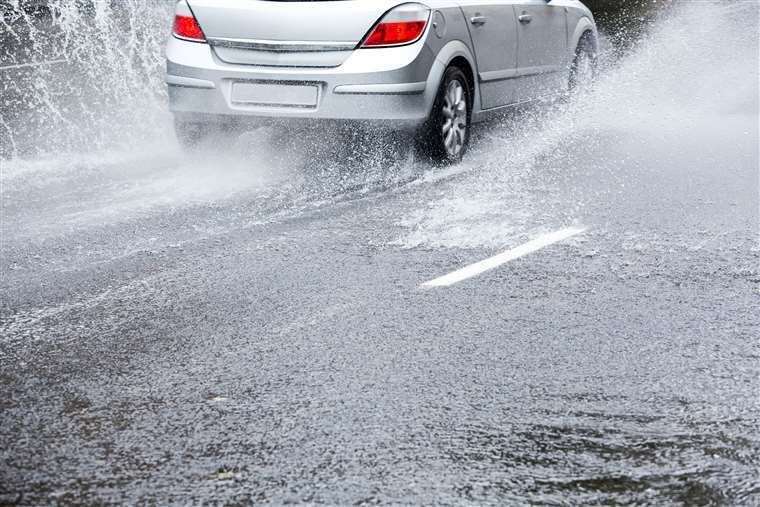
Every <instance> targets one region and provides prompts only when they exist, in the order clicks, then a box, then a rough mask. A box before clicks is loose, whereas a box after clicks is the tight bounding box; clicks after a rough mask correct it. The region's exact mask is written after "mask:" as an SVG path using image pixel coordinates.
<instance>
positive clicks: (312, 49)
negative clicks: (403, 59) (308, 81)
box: [208, 38, 359, 53]
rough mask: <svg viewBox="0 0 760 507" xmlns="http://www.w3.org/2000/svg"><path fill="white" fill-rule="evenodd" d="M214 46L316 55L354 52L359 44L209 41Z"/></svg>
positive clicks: (346, 42) (251, 40) (250, 40)
mask: <svg viewBox="0 0 760 507" xmlns="http://www.w3.org/2000/svg"><path fill="white" fill-rule="evenodd" d="M208 43H209V44H211V45H212V46H216V47H222V48H232V49H251V50H256V51H271V52H273V53H316V52H321V51H353V50H354V49H356V47H357V46H358V45H359V42H348V41H340V42H332V41H325V42H314V41H277V40H254V39H224V38H216V39H208Z"/></svg>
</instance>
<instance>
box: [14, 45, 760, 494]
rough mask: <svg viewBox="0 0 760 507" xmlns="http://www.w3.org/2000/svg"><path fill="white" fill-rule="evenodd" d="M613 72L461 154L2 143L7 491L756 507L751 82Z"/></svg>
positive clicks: (284, 144)
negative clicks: (693, 81)
mask: <svg viewBox="0 0 760 507" xmlns="http://www.w3.org/2000/svg"><path fill="white" fill-rule="evenodd" d="M665 42H667V38H665ZM646 58H648V56H647V55H646V53H645V54H644V55H643V56H641V59H644V60H645V59H646ZM627 65H628V68H627V69H626V68H623V69H618V70H616V71H615V72H613V73H612V76H611V77H608V78H607V79H606V81H604V82H603V83H602V84H601V85H600V89H599V90H595V91H594V92H591V93H590V94H589V97H586V98H581V99H578V100H577V101H571V103H569V104H554V105H544V106H540V107H537V108H531V109H528V110H525V111H519V112H516V113H514V114H512V115H510V116H509V117H506V118H504V119H502V120H499V121H497V122H493V123H490V124H486V125H484V126H481V127H479V128H478V129H477V131H476V139H475V140H474V144H473V147H472V150H471V152H470V153H469V154H468V156H467V159H466V160H465V162H464V163H463V164H462V165H461V166H458V167H455V168H434V167H432V166H430V164H428V163H427V162H425V161H423V160H419V159H415V158H414V156H413V154H412V153H410V152H409V151H408V150H407V149H406V147H405V145H404V142H403V140H399V139H391V140H388V139H386V138H381V137H379V136H375V135H373V134H372V133H368V134H354V135H349V134H346V133H345V132H344V133H339V134H336V136H335V137H334V139H335V140H336V141H335V142H329V143H324V142H323V139H324V132H322V131H319V130H317V131H308V132H299V133H296V134H293V132H291V131H283V130H281V129H277V128H266V129H260V130H259V131H257V132H254V133H252V134H251V133H249V134H245V135H243V136H242V137H241V138H240V139H239V140H238V141H236V143H235V144H234V145H233V146H232V147H230V148H225V149H224V150H223V151H221V152H220V151H219V149H218V147H217V148H216V149H211V148H210V147H207V149H204V150H203V151H202V152H201V153H200V154H198V153H182V152H180V150H179V148H178V147H176V146H175V145H174V143H173V142H172V141H171V140H169V141H166V142H161V143H158V144H157V145H146V146H140V147H136V149H134V150H132V151H131V152H127V153H125V152H123V151H119V152H114V153H105V154H94V155H81V154H75V155H65V156H64V155H61V156H56V157H48V158H44V157H43V158H38V159H34V160H26V161H24V160H14V161H8V160H6V161H3V162H0V163H1V164H4V167H3V175H2V192H1V193H2V245H1V246H0V249H1V253H2V258H1V259H0V268H2V292H1V294H0V309H1V311H2V315H1V316H0V337H1V338H0V504H9V505H16V504H19V505H40V504H122V503H124V504H160V505H166V504H178V505H188V504H201V503H213V504H217V503H218V504H230V505H242V504H250V503H270V504H284V503H299V504H304V503H305V504H310V503H315V504H332V505H348V504H377V503H382V504H430V505H433V504H435V505H445V504H460V505H461V504H465V505H484V504H491V505H504V504H521V505H522V504H554V505H566V504H650V505H663V504H683V505H716V504H725V505H755V504H757V502H758V501H760V480H759V479H758V477H760V474H759V471H760V458H758V456H760V432H759V431H758V423H760V406H759V405H760V382H759V381H758V376H759V375H760V341H759V339H758V337H759V336H760V311H759V310H760V308H759V307H760V242H759V241H760V230H759V229H758V224H759V223H760V205H759V200H758V163H759V161H758V144H757V139H758V121H757V118H758V116H757V101H756V97H757V94H756V93H755V95H754V96H753V95H751V94H749V95H743V94H741V93H739V92H736V93H735V94H729V95H730V96H722V97H721V98H720V99H717V98H716V99H715V101H713V102H711V104H712V105H714V106H715V107H712V106H710V107H707V106H705V107H701V106H699V107H697V106H695V103H692V102H690V101H688V100H690V98H683V97H681V98H679V99H678V100H675V99H674V100H670V99H668V100H664V99H663V97H664V96H666V95H665V94H666V92H669V91H670V90H671V89H672V86H673V83H665V84H662V85H661V86H659V87H655V89H654V90H652V91H651V95H647V96H646V97H645V98H644V99H642V98H641V96H638V98H632V97H634V94H633V92H631V95H629V94H628V92H629V91H630V89H629V88H628V85H630V82H629V81H627V79H628V78H629V77H630V74H636V73H637V72H639V71H640V66H641V65H643V64H642V63H641V62H639V61H637V60H636V59H634V61H632V62H629V63H628V64H627ZM687 70H689V69H687ZM684 72H686V73H687V74H688V72H687V71H684ZM752 72H755V73H756V69H755V70H754V71H752ZM673 81H674V82H678V81H679V79H678V76H675V77H674V79H673ZM756 83H757V81H755V85H751V86H750V88H748V89H749V90H750V91H753V90H755V89H756V88H753V87H756ZM624 85H625V86H624ZM649 89H650V90H651V88H649ZM623 90H625V91H626V93H623ZM634 91H635V90H634ZM658 92H659V94H658ZM689 97H691V95H689ZM748 97H749V98H748ZM753 97H754V98H753ZM682 100H683V101H686V102H681V101H682ZM699 104H702V102H701V101H700V102H699ZM160 128H161V129H162V130H161V131H162V132H164V134H162V135H166V136H169V134H166V132H168V123H166V124H161V125H160ZM167 139H169V138H168V137H167ZM567 226H583V227H585V228H587V231H586V232H585V233H584V234H582V235H580V236H577V237H575V238H573V239H570V240H567V241H565V242H561V243H558V244H554V245H551V246H548V247H546V248H544V249H542V250H541V251H539V252H536V253H533V254H531V255H529V256H526V257H523V258H521V259H518V260H515V261H513V262H510V263H508V264H506V265H503V266H501V267H499V268H498V269H495V270H493V271H490V272H487V273H484V274H482V275H480V276H478V277H475V278H472V279H469V280H466V281H463V282H461V283H459V284H457V285H454V286H452V287H447V288H436V289H424V288H421V287H420V286H421V284H423V283H424V282H426V281H428V280H431V279H433V278H435V277H438V276H441V275H444V274H446V273H449V272H451V271H453V270H455V269H458V268H461V267H463V266H466V265H469V264H471V263H473V262H477V261H480V260H482V259H485V258H488V257H491V256H493V255H495V254H498V253H500V252H503V251H505V250H507V249H510V248H513V247H515V246H518V245H520V244H523V243H524V242H526V241H528V240H530V239H532V238H535V237H537V236H540V235H541V234H543V233H546V232H551V231H554V230H558V229H561V228H563V227H567Z"/></svg>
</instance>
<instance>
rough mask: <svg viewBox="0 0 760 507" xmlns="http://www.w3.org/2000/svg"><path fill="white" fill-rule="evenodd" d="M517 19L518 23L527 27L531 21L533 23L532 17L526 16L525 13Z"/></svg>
mask: <svg viewBox="0 0 760 507" xmlns="http://www.w3.org/2000/svg"><path fill="white" fill-rule="evenodd" d="M517 19H519V20H520V23H522V24H524V25H527V24H528V23H530V22H531V21H533V16H531V15H530V14H528V13H527V12H526V13H523V14H522V15H520V17H518V18H517Z"/></svg>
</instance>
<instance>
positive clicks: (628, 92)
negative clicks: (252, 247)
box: [398, 1, 758, 248]
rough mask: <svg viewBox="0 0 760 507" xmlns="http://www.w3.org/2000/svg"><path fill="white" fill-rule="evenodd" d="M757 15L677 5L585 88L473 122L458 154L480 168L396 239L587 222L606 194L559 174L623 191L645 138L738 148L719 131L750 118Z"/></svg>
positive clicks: (466, 236) (443, 240) (496, 239)
mask: <svg viewBox="0 0 760 507" xmlns="http://www.w3.org/2000/svg"><path fill="white" fill-rule="evenodd" d="M757 20H758V4H757V3H756V2H753V1H750V2H681V3H679V4H676V5H674V6H673V9H672V10H669V11H667V12H665V13H664V14H663V15H662V17H661V18H660V19H658V20H657V21H656V23H654V24H653V25H652V27H651V29H650V32H649V33H648V34H647V35H646V37H643V38H642V39H641V40H640V41H639V42H638V43H637V44H633V45H631V47H632V49H631V51H630V52H629V53H627V54H626V56H624V57H623V58H621V59H619V60H617V61H614V62H609V63H608V66H607V67H608V68H606V69H605V71H604V73H603V75H602V77H601V79H600V81H599V82H598V83H597V86H596V87H595V89H594V90H593V91H591V92H590V93H588V94H586V95H583V96H580V97H577V98H576V99H575V100H573V101H571V102H570V103H568V104H564V105H556V106H554V107H552V108H549V109H547V108H540V109H533V110H529V111H525V112H521V113H515V114H512V115H510V116H509V117H507V118H505V119H504V120H503V121H502V123H501V125H499V126H498V127H493V126H487V127H484V128H483V129H481V130H482V131H484V132H482V133H481V135H482V137H483V139H481V141H480V142H479V143H477V144H476V145H475V146H474V149H473V152H472V153H471V154H470V155H469V160H468V161H467V163H468V164H470V165H471V166H472V167H474V168H477V170H473V171H471V173H470V177H469V178H467V179H466V180H465V181H457V182H455V183H454V184H452V185H450V186H449V187H448V188H446V189H444V190H442V191H440V192H439V193H438V196H437V197H436V198H435V199H432V200H431V201H429V202H428V203H427V204H426V205H425V206H424V207H422V208H421V209H418V210H416V211H414V212H413V213H411V214H409V215H408V216H406V217H404V218H403V219H402V220H401V221H400V222H399V224H400V225H401V226H402V227H404V228H405V229H406V232H405V233H404V235H403V236H402V237H401V238H400V239H399V241H398V243H399V244H400V245H403V246H406V247H460V248H462V247H465V248H466V247H493V248H500V247H502V246H505V243H506V244H509V242H510V240H511V239H513V238H512V237H513V236H515V235H519V234H525V233H534V232H536V231H535V230H534V229H540V228H541V227H542V226H543V224H553V225H554V226H557V225H561V224H573V223H577V222H579V221H580V222H585V221H586V216H585V215H586V214H587V213H588V212H589V208H591V206H590V205H589V202H587V201H594V202H598V201H605V200H610V195H606V196H604V195H588V193H584V192H575V193H569V192H568V189H567V187H568V185H572V184H575V180H582V179H583V178H589V177H594V178H599V175H602V177H603V178H604V179H606V180H607V181H606V186H607V188H606V189H605V190H604V191H605V192H608V193H609V194H614V193H616V192H620V191H621V188H622V186H623V185H624V182H623V179H624V176H623V175H622V174H620V171H622V170H624V169H623V167H628V168H630V166H631V165H635V163H632V161H633V162H635V161H636V160H637V159H640V158H643V157H646V155H647V153H649V151H650V150H651V149H652V146H653V145H654V146H658V147H661V148H662V149H663V150H664V152H666V153H668V154H670V155H672V156H671V157H670V158H671V159H672V158H673V157H676V158H677V157H678V155H679V154H685V153H686V152H689V151H690V150H693V149H694V146H695V144H696V145H699V146H702V148H701V149H702V150H703V151H704V153H705V156H712V157H715V158H716V159H717V160H720V158H721V156H724V157H725V158H724V159H731V158H732V157H735V156H736V155H735V151H736V148H735V147H734V146H732V145H728V144H725V141H723V140H725V139H731V138H734V139H739V138H745V139H746V138H747V135H748V134H751V132H752V131H756V128H753V127H752V125H754V126H755V127H756V125H757V117H758V21H757ZM695 140H696V141H695ZM626 143H633V144H632V145H631V146H626ZM647 143H653V144H652V145H650V144H647ZM699 143H702V144H701V145H700V144H699ZM610 148H615V151H613V150H610ZM663 164H665V162H663ZM662 170H663V171H667V170H668V169H667V167H663V168H662ZM592 175H593V176H592Z"/></svg>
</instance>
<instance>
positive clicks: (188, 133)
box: [174, 118, 232, 150]
mask: <svg viewBox="0 0 760 507" xmlns="http://www.w3.org/2000/svg"><path fill="white" fill-rule="evenodd" d="M230 130H231V129H229V128H227V126H226V125H223V124H218V123H203V122H191V121H187V120H182V119H179V118H175V119H174V133H175V136H176V137H177V141H178V142H179V144H180V146H182V148H184V149H186V150H197V149H199V148H208V147H215V148H224V147H225V146H226V145H227V143H228V142H229V136H230V135H232V133H231V132H230Z"/></svg>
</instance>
